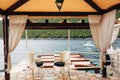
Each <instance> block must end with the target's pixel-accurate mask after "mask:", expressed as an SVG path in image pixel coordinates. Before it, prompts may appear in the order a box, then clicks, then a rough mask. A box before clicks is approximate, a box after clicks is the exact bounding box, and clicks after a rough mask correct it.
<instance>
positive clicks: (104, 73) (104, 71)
mask: <svg viewBox="0 0 120 80" xmlns="http://www.w3.org/2000/svg"><path fill="white" fill-rule="evenodd" d="M105 57H106V51H105ZM105 59H106V58H105ZM106 70H107V69H106V63H104V62H103V70H102V77H104V78H106V77H107V71H106Z"/></svg>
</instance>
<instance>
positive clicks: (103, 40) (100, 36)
mask: <svg viewBox="0 0 120 80" xmlns="http://www.w3.org/2000/svg"><path fill="white" fill-rule="evenodd" d="M115 12H116V10H113V11H111V12H108V13H106V14H104V15H89V16H88V18H89V23H90V30H91V33H92V37H93V40H94V42H95V45H96V47H97V48H98V49H99V50H100V51H101V53H100V68H101V69H103V62H105V61H106V59H105V51H106V50H107V48H108V47H109V45H110V43H111V38H112V32H113V25H114V23H115V14H116V13H115Z"/></svg>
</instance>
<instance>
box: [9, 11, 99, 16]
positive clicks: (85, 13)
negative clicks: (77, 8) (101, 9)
mask: <svg viewBox="0 0 120 80" xmlns="http://www.w3.org/2000/svg"><path fill="white" fill-rule="evenodd" d="M89 14H91V15H100V13H98V12H12V13H10V14H9V15H28V16H88V15H89Z"/></svg>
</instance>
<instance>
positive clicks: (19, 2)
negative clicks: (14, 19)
mask: <svg viewBox="0 0 120 80" xmlns="http://www.w3.org/2000/svg"><path fill="white" fill-rule="evenodd" d="M27 1H29V0H19V1H17V2H16V3H15V4H13V5H12V6H10V7H9V8H8V9H6V10H5V11H6V14H9V13H10V12H13V11H14V10H15V9H17V8H18V7H20V6H21V5H23V4H24V3H26V2H27Z"/></svg>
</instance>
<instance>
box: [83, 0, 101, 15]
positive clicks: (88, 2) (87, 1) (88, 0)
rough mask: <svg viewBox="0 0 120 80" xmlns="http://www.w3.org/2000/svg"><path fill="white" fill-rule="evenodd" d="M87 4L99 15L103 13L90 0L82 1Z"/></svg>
mask: <svg viewBox="0 0 120 80" xmlns="http://www.w3.org/2000/svg"><path fill="white" fill-rule="evenodd" d="M84 1H85V2H86V3H87V4H89V5H90V6H91V7H92V8H93V9H95V10H96V11H97V12H99V13H100V14H102V13H103V10H102V9H101V8H100V7H99V6H98V5H97V4H96V3H95V2H93V1H92V0H84Z"/></svg>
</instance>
